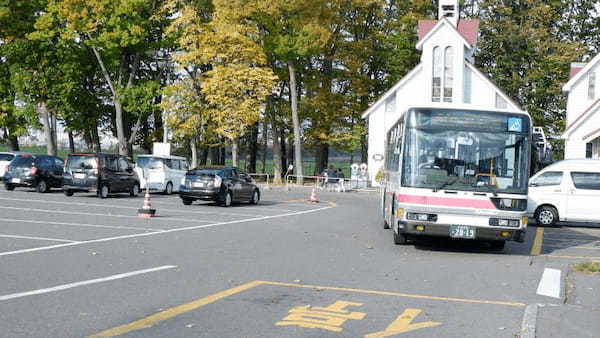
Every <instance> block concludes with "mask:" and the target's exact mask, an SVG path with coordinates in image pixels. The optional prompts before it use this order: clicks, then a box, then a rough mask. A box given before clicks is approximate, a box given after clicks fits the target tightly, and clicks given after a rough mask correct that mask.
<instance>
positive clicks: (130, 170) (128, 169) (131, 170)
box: [125, 167, 133, 174]
mask: <svg viewBox="0 0 600 338" xmlns="http://www.w3.org/2000/svg"><path fill="white" fill-rule="evenodd" d="M125 171H126V172H128V173H130V174H131V173H132V172H133V168H132V167H128V168H127V169H125Z"/></svg>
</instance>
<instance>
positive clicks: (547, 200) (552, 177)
mask: <svg viewBox="0 0 600 338" xmlns="http://www.w3.org/2000/svg"><path fill="white" fill-rule="evenodd" d="M598 205H600V160H591V159H589V160H565V161H560V162H557V163H555V164H553V165H550V166H548V167H546V168H544V169H543V170H541V171H540V172H539V173H537V174H536V175H535V176H533V177H532V178H531V179H530V180H529V199H528V201H527V212H528V214H529V216H530V217H534V218H535V220H536V221H537V224H540V225H553V224H555V223H556V222H559V221H573V222H600V212H598Z"/></svg>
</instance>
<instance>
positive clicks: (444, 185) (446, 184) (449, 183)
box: [433, 177, 459, 192]
mask: <svg viewBox="0 0 600 338" xmlns="http://www.w3.org/2000/svg"><path fill="white" fill-rule="evenodd" d="M458 179H459V177H457V178H455V179H454V180H452V181H446V182H444V183H442V184H440V186H438V187H435V188H433V192H438V191H440V190H442V189H444V188H445V187H447V186H449V185H453V184H454V183H456V181H458Z"/></svg>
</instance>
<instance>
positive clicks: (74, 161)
mask: <svg viewBox="0 0 600 338" xmlns="http://www.w3.org/2000/svg"><path fill="white" fill-rule="evenodd" d="M67 167H69V168H71V169H74V168H83V169H97V167H98V166H97V162H96V157H94V156H86V155H70V156H69V160H68V161H67Z"/></svg>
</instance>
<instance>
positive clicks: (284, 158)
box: [279, 129, 288, 174]
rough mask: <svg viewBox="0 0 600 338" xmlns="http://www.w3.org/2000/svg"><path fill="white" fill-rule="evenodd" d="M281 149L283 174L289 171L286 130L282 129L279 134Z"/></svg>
mask: <svg viewBox="0 0 600 338" xmlns="http://www.w3.org/2000/svg"><path fill="white" fill-rule="evenodd" d="M279 148H280V151H281V169H282V170H283V173H284V174H285V172H286V171H287V167H288V166H287V145H286V143H285V130H283V129H281V132H280V133H279Z"/></svg>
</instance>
